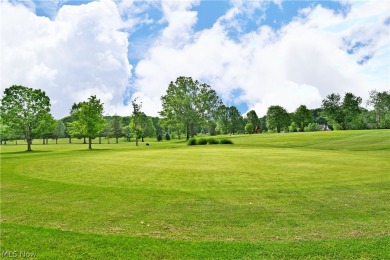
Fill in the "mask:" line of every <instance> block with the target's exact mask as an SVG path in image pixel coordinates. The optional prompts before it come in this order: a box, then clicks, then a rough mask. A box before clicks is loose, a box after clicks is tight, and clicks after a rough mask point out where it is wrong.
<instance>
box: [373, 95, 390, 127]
mask: <svg viewBox="0 0 390 260" xmlns="http://www.w3.org/2000/svg"><path fill="white" fill-rule="evenodd" d="M367 103H368V105H371V106H373V107H374V111H375V125H376V128H390V124H387V121H386V118H388V117H390V91H383V92H378V91H376V90H373V91H370V99H369V100H368V102H367Z"/></svg>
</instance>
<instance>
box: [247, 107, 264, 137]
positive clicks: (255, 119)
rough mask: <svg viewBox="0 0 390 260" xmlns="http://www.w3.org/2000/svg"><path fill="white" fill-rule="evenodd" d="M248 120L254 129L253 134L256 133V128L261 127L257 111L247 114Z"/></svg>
mask: <svg viewBox="0 0 390 260" xmlns="http://www.w3.org/2000/svg"><path fill="white" fill-rule="evenodd" d="M246 118H247V119H248V121H250V122H251V123H252V126H253V129H252V131H251V133H254V132H255V130H256V127H257V126H259V127H260V121H259V117H258V116H257V114H256V111H255V110H251V111H249V112H248V113H246ZM245 127H246V125H245ZM245 131H246V129H245ZM247 132H248V131H247Z"/></svg>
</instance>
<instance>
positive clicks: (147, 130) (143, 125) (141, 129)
mask: <svg viewBox="0 0 390 260" xmlns="http://www.w3.org/2000/svg"><path fill="white" fill-rule="evenodd" d="M132 121H133V120H132ZM132 124H133V125H134V122H133V123H132ZM137 133H138V138H141V142H144V138H145V137H154V136H156V129H155V128H154V125H153V121H152V119H151V118H149V117H148V116H147V115H146V114H145V113H143V112H140V115H139V125H138V131H137Z"/></svg>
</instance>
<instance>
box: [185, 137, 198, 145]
mask: <svg viewBox="0 0 390 260" xmlns="http://www.w3.org/2000/svg"><path fill="white" fill-rule="evenodd" d="M187 145H196V139H195V138H190V139H188V142H187Z"/></svg>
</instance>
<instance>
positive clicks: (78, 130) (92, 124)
mask: <svg viewBox="0 0 390 260" xmlns="http://www.w3.org/2000/svg"><path fill="white" fill-rule="evenodd" d="M72 113H73V115H72V116H74V118H75V121H73V122H71V123H69V133H70V135H71V136H86V137H87V138H88V149H92V139H93V138H95V137H96V136H98V134H99V133H100V132H101V131H102V130H103V129H104V128H105V126H106V120H105V119H104V117H103V103H101V102H100V100H99V99H97V98H96V96H91V97H90V98H89V99H88V101H87V102H81V103H79V104H78V105H77V108H76V109H74V110H73V111H72Z"/></svg>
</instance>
